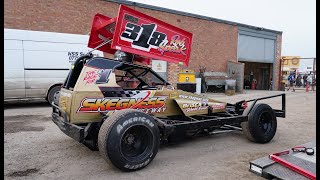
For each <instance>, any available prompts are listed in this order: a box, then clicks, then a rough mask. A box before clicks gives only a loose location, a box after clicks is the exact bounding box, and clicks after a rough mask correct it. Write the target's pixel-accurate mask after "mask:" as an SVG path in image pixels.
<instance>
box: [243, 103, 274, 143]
mask: <svg viewBox="0 0 320 180" xmlns="http://www.w3.org/2000/svg"><path fill="white" fill-rule="evenodd" d="M248 111H249V108H247V109H246V110H245V111H244V112H243V115H247V114H248ZM241 127H242V131H243V133H244V135H245V136H246V137H247V138H248V139H249V140H250V141H253V142H257V143H267V142H269V141H271V139H272V138H273V137H274V135H275V133H276V130H277V118H276V114H275V112H274V111H273V109H272V108H271V107H270V106H269V105H267V104H256V105H255V106H254V107H253V108H252V110H251V112H250V114H249V116H248V121H246V122H242V123H241Z"/></svg>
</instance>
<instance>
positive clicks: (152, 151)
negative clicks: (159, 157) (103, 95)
mask: <svg viewBox="0 0 320 180" xmlns="http://www.w3.org/2000/svg"><path fill="white" fill-rule="evenodd" d="M98 147H99V151H100V154H101V155H102V156H103V158H104V159H105V160H106V161H107V162H108V163H109V164H112V165H113V166H115V167H117V168H119V169H121V170H123V171H134V170H138V169H142V168H144V167H145V166H147V165H148V164H149V163H150V162H151V161H152V160H153V158H154V157H155V156H156V154H157V152H158V147H159V129H158V126H157V124H156V122H155V120H154V119H153V117H151V116H149V115H147V114H145V113H142V112H140V111H138V110H133V109H124V110H120V111H116V112H115V113H113V114H112V115H111V116H110V117H108V118H107V119H106V120H105V121H104V123H103V124H102V126H101V128H100V130H99V137H98Z"/></svg>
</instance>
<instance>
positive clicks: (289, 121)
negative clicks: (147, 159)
mask: <svg viewBox="0 0 320 180" xmlns="http://www.w3.org/2000/svg"><path fill="white" fill-rule="evenodd" d="M279 93H283V92H276V91H245V92H244V93H243V94H236V95H234V96H225V95H224V94H213V93H207V95H208V96H209V97H213V98H216V99H218V100H221V101H227V102H231V103H232V102H236V101H239V100H244V99H246V100H248V99H252V98H256V97H262V96H268V95H273V94H279ZM285 93H286V101H287V108H286V110H287V113H286V115H287V116H286V118H278V129H277V133H276V135H275V137H274V138H273V140H272V141H271V142H270V143H267V144H256V143H252V142H250V141H248V140H247V139H246V138H245V137H244V136H243V135H242V133H241V132H232V133H224V134H216V135H212V136H208V137H200V138H194V139H191V140H188V141H184V142H181V143H178V144H175V145H166V146H161V147H160V150H159V152H158V154H157V156H156V157H155V159H154V160H153V161H152V162H151V163H150V164H149V165H148V166H147V167H146V168H144V169H142V170H140V171H136V172H131V173H124V172H121V171H119V170H117V169H115V168H113V167H111V166H109V165H108V164H106V162H105V161H104V160H103V159H102V157H101V156H100V154H99V152H98V151H91V150H89V149H88V148H87V147H85V146H84V145H81V144H79V143H77V142H76V141H74V140H73V139H71V138H69V137H68V136H66V135H64V134H63V133H62V132H61V131H60V130H59V129H58V127H57V126H56V125H55V124H54V123H53V122H52V121H51V107H50V106H49V105H48V104H46V103H19V104H8V105H5V110H4V115H5V117H4V158H5V159H4V178H5V179H262V178H261V177H258V176H257V175H255V174H253V173H251V172H249V170H248V168H249V162H250V161H251V160H254V159H257V158H260V157H263V156H267V155H268V154H270V153H273V152H278V151H282V150H285V149H288V148H291V147H293V146H296V145H300V144H304V143H306V142H309V141H311V140H312V139H316V93H315V92H309V93H306V92H305V91H303V90H301V91H296V92H291V91H290V92H285ZM264 102H266V103H268V104H270V105H271V106H272V107H273V108H281V98H280V97H278V98H272V99H270V100H265V101H264Z"/></svg>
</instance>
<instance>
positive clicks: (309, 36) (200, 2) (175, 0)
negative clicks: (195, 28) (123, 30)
mask: <svg viewBox="0 0 320 180" xmlns="http://www.w3.org/2000/svg"><path fill="white" fill-rule="evenodd" d="M131 1H135V2H140V3H143V4H150V5H154V6H159V7H164V8H168V9H174V10H178V11H184V12H189V13H194V14H199V15H204V16H209V17H214V18H218V19H223V20H228V21H233V22H238V23H243V24H248V25H252V26H258V27H263V28H267V29H272V30H277V31H282V32H283V34H282V56H301V57H316V0H263V1H262V0H241V1H239V0H220V1H218V0H131ZM310 63H311V61H310ZM303 64H304V63H303ZM308 64H309V63H308ZM311 64H312V63H311Z"/></svg>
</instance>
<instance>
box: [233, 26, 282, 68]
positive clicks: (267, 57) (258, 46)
mask: <svg viewBox="0 0 320 180" xmlns="http://www.w3.org/2000/svg"><path fill="white" fill-rule="evenodd" d="M275 41H276V34H275V33H272V32H266V31H258V30H253V29H248V28H241V27H239V38H238V59H239V61H246V62H261V63H273V62H274V60H275Z"/></svg>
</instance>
